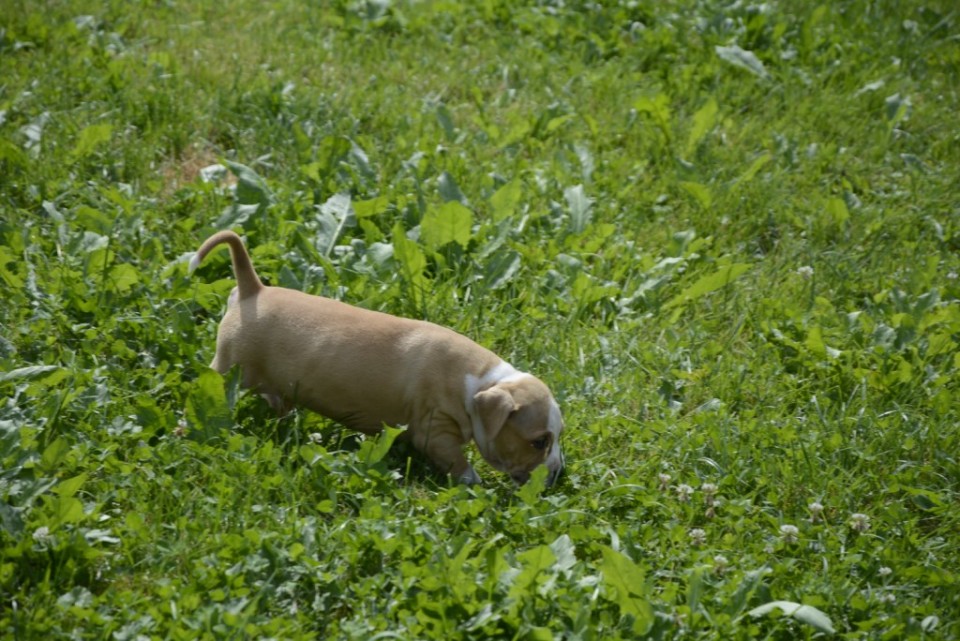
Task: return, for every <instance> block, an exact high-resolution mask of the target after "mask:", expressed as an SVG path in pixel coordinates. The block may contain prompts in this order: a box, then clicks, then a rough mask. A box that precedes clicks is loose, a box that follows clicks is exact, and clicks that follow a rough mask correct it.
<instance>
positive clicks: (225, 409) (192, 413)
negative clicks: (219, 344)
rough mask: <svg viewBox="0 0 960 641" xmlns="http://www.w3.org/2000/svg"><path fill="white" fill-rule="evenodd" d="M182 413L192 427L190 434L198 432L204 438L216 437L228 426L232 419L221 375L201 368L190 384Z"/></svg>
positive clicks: (230, 424) (231, 423)
mask: <svg viewBox="0 0 960 641" xmlns="http://www.w3.org/2000/svg"><path fill="white" fill-rule="evenodd" d="M184 414H185V415H186V418H187V421H188V422H189V423H190V426H191V427H192V428H193V430H192V431H191V432H190V434H191V435H192V434H195V433H196V434H199V435H200V436H202V437H204V439H209V438H213V437H216V436H218V435H219V433H220V430H223V429H228V428H230V427H231V426H232V425H233V419H232V417H231V413H230V406H229V405H228V404H227V396H226V391H225V390H224V378H223V376H221V375H220V374H218V373H217V372H215V371H213V370H212V369H204V370H202V371H201V372H200V375H199V376H198V377H197V378H196V380H195V381H193V383H192V384H191V385H190V390H189V393H188V394H187V402H186V408H185V410H184ZM194 430H195V431H194Z"/></svg>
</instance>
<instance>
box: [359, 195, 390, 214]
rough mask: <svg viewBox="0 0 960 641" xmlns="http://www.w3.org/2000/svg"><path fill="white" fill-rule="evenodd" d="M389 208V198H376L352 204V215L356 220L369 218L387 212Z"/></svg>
mask: <svg viewBox="0 0 960 641" xmlns="http://www.w3.org/2000/svg"><path fill="white" fill-rule="evenodd" d="M388 207H390V198H388V197H387V196H377V197H376V198H371V199H370V200H359V201H357V202H355V203H353V213H354V215H355V216H356V217H357V218H369V217H370V216H376V215H377V214H382V213H383V212H385V211H387V208H388Z"/></svg>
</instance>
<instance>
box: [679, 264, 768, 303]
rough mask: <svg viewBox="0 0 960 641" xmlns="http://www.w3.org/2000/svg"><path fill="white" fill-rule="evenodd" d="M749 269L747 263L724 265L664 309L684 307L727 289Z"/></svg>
mask: <svg viewBox="0 0 960 641" xmlns="http://www.w3.org/2000/svg"><path fill="white" fill-rule="evenodd" d="M749 269H750V265H748V264H746V263H732V264H730V265H724V266H723V267H721V268H720V269H718V270H717V271H715V272H713V273H712V274H707V275H706V276H703V277H702V278H700V279H699V280H697V281H696V282H695V283H693V284H692V285H690V286H689V287H687V288H686V289H685V290H683V291H682V292H680V293H679V294H678V295H677V296H675V297H674V298H672V299H671V300H669V301H667V303H666V304H665V305H664V306H663V307H664V309H670V308H672V307H676V306H677V305H683V304H685V303H688V302H690V301H692V300H696V299H697V298H700V297H701V296H703V295H705V294H709V293H710V292H713V291H716V290H718V289H720V288H722V287H726V286H727V285H729V284H730V283H732V282H733V281H735V280H736V279H737V278H739V277H740V276H742V275H743V274H744V273H745V272H746V271H747V270H749Z"/></svg>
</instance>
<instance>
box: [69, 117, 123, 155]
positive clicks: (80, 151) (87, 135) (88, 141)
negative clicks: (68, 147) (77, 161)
mask: <svg viewBox="0 0 960 641" xmlns="http://www.w3.org/2000/svg"><path fill="white" fill-rule="evenodd" d="M112 136H113V127H112V126H111V125H108V124H105V123H104V124H99V125H90V126H88V127H85V128H84V129H83V131H81V132H80V135H79V136H77V143H76V144H75V145H74V147H73V151H71V152H70V155H71V156H73V157H74V158H86V157H87V156H89V155H90V154H91V153H93V151H94V150H95V149H96V148H97V147H98V146H100V145H102V144H103V143H105V142H109V141H110V138H111V137H112Z"/></svg>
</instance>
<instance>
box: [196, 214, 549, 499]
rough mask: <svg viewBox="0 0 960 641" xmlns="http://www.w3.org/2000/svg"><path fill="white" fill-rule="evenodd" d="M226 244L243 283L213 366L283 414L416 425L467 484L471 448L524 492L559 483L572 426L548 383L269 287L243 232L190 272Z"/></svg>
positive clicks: (378, 317)
mask: <svg viewBox="0 0 960 641" xmlns="http://www.w3.org/2000/svg"><path fill="white" fill-rule="evenodd" d="M221 243H226V244H227V245H228V246H229V247H230V255H231V258H232V260H233V271H234V273H235V274H236V278H237V286H236V288H234V290H233V291H232V292H231V294H230V298H229V300H228V301H227V312H226V314H225V315H224V317H223V320H222V321H221V323H220V329H219V331H218V333H217V353H216V356H215V357H214V359H213V362H212V363H211V364H210V367H211V368H213V369H215V370H217V371H218V372H220V373H226V372H227V371H228V370H229V369H230V368H231V367H233V366H234V365H239V366H240V370H241V374H242V381H241V382H242V385H243V386H244V387H247V388H250V389H253V390H255V391H257V392H259V393H261V394H263V396H265V397H266V398H267V400H268V401H269V402H270V404H271V406H273V407H274V408H276V409H277V410H278V411H285V410H286V409H288V408H289V407H290V406H291V405H292V404H297V405H302V406H305V407H307V408H309V409H312V410H314V411H316V412H319V413H321V414H323V415H324V416H327V417H329V418H332V419H334V420H336V421H339V422H340V423H343V424H344V425H346V426H347V427H351V428H353V429H356V430H359V431H361V432H365V433H367V434H373V433H377V432H379V431H380V429H381V428H382V426H383V424H384V423H386V424H388V425H406V426H407V432H408V434H409V438H410V439H411V441H412V443H413V445H414V447H416V448H417V449H418V450H420V451H422V452H424V453H426V455H427V456H428V457H429V458H430V460H431V461H433V462H434V463H435V464H436V465H437V467H439V468H440V469H441V470H442V471H443V472H446V473H448V474H451V475H453V476H454V477H455V478H457V479H458V480H460V481H462V482H464V483H478V482H479V481H480V477H479V476H477V473H476V472H475V471H474V470H473V468H472V467H471V466H470V464H469V463H468V462H467V459H466V458H465V457H464V455H463V447H464V446H465V445H466V444H467V443H468V442H470V441H471V440H474V441H476V443H477V447H478V449H479V450H480V453H481V454H482V455H483V458H485V459H486V460H487V461H488V462H489V463H490V465H492V466H493V467H495V468H496V469H498V470H501V471H503V472H506V473H507V474H509V475H510V476H511V477H512V478H513V479H514V480H515V481H516V482H518V483H524V482H526V480H527V479H528V478H529V476H530V473H531V472H532V471H533V470H534V468H536V467H537V466H539V465H541V464H545V465H546V466H547V468H548V470H549V477H548V482H549V483H553V482H554V481H555V480H556V479H557V477H558V476H559V474H560V471H561V469H562V468H563V457H562V454H561V451H560V443H559V439H560V432H562V431H563V419H562V418H561V416H560V408H559V407H558V406H557V403H556V401H555V400H554V399H553V395H552V394H551V393H550V390H549V389H547V386H546V385H544V384H543V383H542V382H541V381H540V380H539V379H537V378H535V377H534V376H531V375H530V374H525V373H523V372H519V371H517V370H516V369H514V368H513V367H512V366H510V365H509V364H508V363H506V362H504V361H503V360H501V359H500V358H499V357H498V356H497V355H495V354H494V353H493V352H491V351H489V350H487V349H485V348H483V347H481V346H480V345H477V344H476V343H474V342H473V341H471V340H470V339H469V338H466V337H465V336H461V335H460V334H458V333H456V332H454V331H452V330H449V329H446V328H444V327H440V326H439V325H434V324H433V323H428V322H425V321H418V320H411V319H407V318H398V317H396V316H391V315H389V314H383V313H380V312H374V311H370V310H365V309H360V308H357V307H352V306H350V305H347V304H345V303H341V302H338V301H335V300H332V299H329V298H323V297H321V296H311V295H309V294H305V293H303V292H299V291H296V290H292V289H285V288H282V287H266V286H265V285H264V284H263V283H261V282H260V279H259V278H258V277H257V273H256V272H255V271H254V269H253V265H252V263H251V262H250V256H249V255H248V254H247V251H246V249H245V248H244V246H243V241H241V240H240V237H239V236H237V235H236V234H235V233H233V232H232V231H221V232H218V233H216V234H214V235H213V236H211V237H210V238H208V239H207V240H206V242H204V243H203V245H201V246H200V249H199V250H197V254H196V256H194V258H193V260H191V261H190V271H191V272H192V271H193V270H194V269H196V268H197V266H198V265H199V264H200V262H201V261H202V260H203V259H204V257H205V256H206V255H207V254H208V253H209V252H210V250H212V249H213V248H214V247H216V246H217V245H219V244H221Z"/></svg>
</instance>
